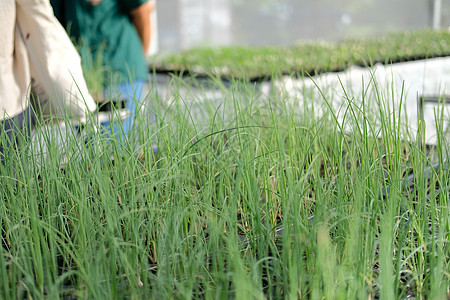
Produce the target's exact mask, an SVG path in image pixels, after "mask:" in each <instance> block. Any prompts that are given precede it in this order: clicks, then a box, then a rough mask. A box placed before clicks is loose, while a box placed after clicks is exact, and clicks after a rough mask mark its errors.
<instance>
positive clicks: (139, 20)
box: [130, 1, 155, 53]
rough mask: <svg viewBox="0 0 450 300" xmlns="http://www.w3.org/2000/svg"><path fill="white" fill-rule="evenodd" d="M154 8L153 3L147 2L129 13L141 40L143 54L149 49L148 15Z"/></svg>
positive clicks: (149, 30)
mask: <svg viewBox="0 0 450 300" xmlns="http://www.w3.org/2000/svg"><path fill="white" fill-rule="evenodd" d="M154 8H155V4H154V3H153V1H149V2H145V3H144V4H142V5H140V6H138V7H137V8H135V9H133V10H132V11H131V13H130V15H131V20H132V22H133V24H134V26H135V27H136V30H137V32H138V34H139V37H140V38H141V42H142V49H143V50H144V53H147V51H148V48H149V47H150V39H151V36H150V32H151V29H150V13H151V12H152V11H153V9H154Z"/></svg>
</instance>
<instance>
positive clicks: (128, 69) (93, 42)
mask: <svg viewBox="0 0 450 300" xmlns="http://www.w3.org/2000/svg"><path fill="white" fill-rule="evenodd" d="M147 1H148V0H102V1H101V2H100V4H98V5H96V6H93V5H91V4H89V3H88V2H87V1H86V0H51V4H52V6H53V8H54V12H55V15H56V17H57V18H58V19H59V20H60V22H61V23H62V24H63V26H65V27H66V28H67V30H68V32H69V35H70V36H71V37H72V38H74V42H75V44H76V46H77V47H78V49H79V52H80V55H81V58H82V61H83V64H84V65H89V64H90V63H95V61H98V60H99V59H100V60H101V62H102V65H103V66H104V67H105V70H106V71H111V72H105V74H106V76H105V80H106V82H107V83H119V82H129V81H134V80H137V79H143V80H146V79H147V78H148V66H147V63H146V60H145V57H144V53H143V51H142V43H141V40H140V38H139V35H138V33H137V31H136V28H135V27H134V25H133V23H132V22H131V21H130V12H131V11H132V10H133V9H135V8H137V7H139V6H140V5H142V4H143V3H145V2H147Z"/></svg>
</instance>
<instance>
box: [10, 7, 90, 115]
mask: <svg viewBox="0 0 450 300" xmlns="http://www.w3.org/2000/svg"><path fill="white" fill-rule="evenodd" d="M16 3H17V24H18V26H19V29H20V33H21V34H22V37H23V40H24V41H25V45H26V47H27V50H28V53H29V58H30V66H31V77H32V79H33V85H34V87H35V88H36V89H37V90H38V91H39V94H40V95H39V96H40V97H44V98H48V99H50V103H51V106H52V109H54V110H55V111H56V112H57V113H58V114H65V113H67V114H69V116H70V117H75V118H79V119H81V120H82V121H83V120H84V119H85V118H86V116H87V115H88V113H89V112H90V111H91V112H92V111H94V110H95V108H96V104H95V102H94V100H93V99H92V96H91V95H90V94H89V91H88V89H87V86H86V81H85V79H84V77H83V72H82V69H81V61H80V56H79V55H78V52H77V51H76V49H75V47H74V46H73V44H72V42H71V40H70V38H69V37H68V35H67V33H66V32H65V30H64V28H63V27H62V26H61V24H60V23H59V22H58V20H57V19H56V18H55V16H54V14H53V9H52V7H51V5H50V3H49V1H48V0H16ZM44 100H45V99H44Z"/></svg>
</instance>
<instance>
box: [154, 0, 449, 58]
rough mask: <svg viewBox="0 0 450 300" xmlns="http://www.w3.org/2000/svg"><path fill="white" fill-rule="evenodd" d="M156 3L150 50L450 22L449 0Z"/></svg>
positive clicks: (333, 36) (340, 35)
mask: <svg viewBox="0 0 450 300" xmlns="http://www.w3.org/2000/svg"><path fill="white" fill-rule="evenodd" d="M156 5H157V10H156V12H154V13H153V23H154V24H153V25H154V26H153V28H154V29H155V32H154V38H155V39H154V40H153V41H154V43H153V45H152V49H151V50H150V51H151V53H153V54H154V53H156V52H158V53H171V52H178V51H181V50H187V49H190V48H193V47H198V46H229V45H243V46H271V45H274V46H288V45H293V44H295V43H298V42H301V41H305V40H329V41H335V40H340V39H347V38H352V37H364V36H367V37H371V36H377V35H381V34H385V33H389V32H392V31H404V30H418V29H424V28H430V27H431V28H432V27H434V28H448V27H449V26H450V0H158V1H157V3H156Z"/></svg>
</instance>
